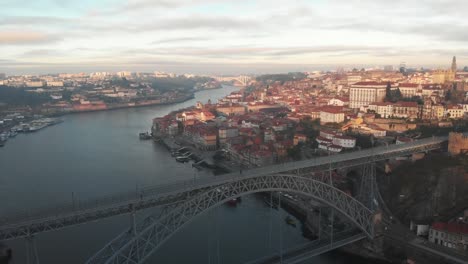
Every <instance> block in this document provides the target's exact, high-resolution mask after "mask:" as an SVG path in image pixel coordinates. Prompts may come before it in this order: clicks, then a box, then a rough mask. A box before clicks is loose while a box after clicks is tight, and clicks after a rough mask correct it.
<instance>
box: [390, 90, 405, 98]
mask: <svg viewBox="0 0 468 264" xmlns="http://www.w3.org/2000/svg"><path fill="white" fill-rule="evenodd" d="M402 98H403V95H402V94H401V91H400V88H397V89H396V90H395V91H394V93H393V98H392V99H393V101H399V100H401V99H402Z"/></svg>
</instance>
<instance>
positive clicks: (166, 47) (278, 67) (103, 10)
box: [0, 0, 468, 74]
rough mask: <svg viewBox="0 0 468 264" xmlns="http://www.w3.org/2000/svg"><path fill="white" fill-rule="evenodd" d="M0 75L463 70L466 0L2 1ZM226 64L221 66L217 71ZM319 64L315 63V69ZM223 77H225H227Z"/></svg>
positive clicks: (466, 37) (466, 55)
mask: <svg viewBox="0 0 468 264" xmlns="http://www.w3.org/2000/svg"><path fill="white" fill-rule="evenodd" d="M0 5H1V6H2V8H1V9H0V54H2V61H1V63H0V72H7V73H9V74H14V73H17V72H18V73H24V72H28V71H31V72H32V73H38V72H41V73H43V72H57V71H63V70H65V69H68V70H73V71H91V70H92V71H94V70H103V71H105V70H118V69H117V68H121V69H122V70H145V71H153V70H162V71H176V72H186V71H189V72H197V73H202V72H206V73H214V74H217V73H223V74H224V73H230V72H233V73H234V72H245V73H249V72H259V71H260V72H263V71H267V70H272V71H291V70H298V69H301V70H314V69H316V68H323V67H325V66H327V65H328V67H330V68H333V67H337V66H340V65H358V64H359V65H377V66H381V65H386V64H391V65H398V64H399V63H400V62H402V61H405V62H406V63H407V64H408V65H417V66H422V65H426V66H433V67H437V66H440V67H448V65H449V63H450V61H451V56H453V55H456V56H457V58H458V61H459V64H460V65H465V64H468V51H467V49H468V45H467V44H468V34H467V33H466V29H467V28H468V20H467V19H466V14H468V3H467V2H466V1H465V0H445V1H440V0H421V1H403V0H393V1H387V0H347V1H341V0H298V1H285V0H268V1H267V0H258V1H254V0H252V1H247V0H232V1H231V0H118V1H115V0H102V1H94V0H70V1H58V0H36V1H27V0H0ZM223 65H224V66H223ZM318 66H320V67H318ZM226 71H228V72H226Z"/></svg>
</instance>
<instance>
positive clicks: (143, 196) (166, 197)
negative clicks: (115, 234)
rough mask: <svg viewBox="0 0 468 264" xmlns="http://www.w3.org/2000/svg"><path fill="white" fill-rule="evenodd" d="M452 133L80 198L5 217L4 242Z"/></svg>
mask: <svg viewBox="0 0 468 264" xmlns="http://www.w3.org/2000/svg"><path fill="white" fill-rule="evenodd" d="M446 141H447V137H432V138H426V139H422V140H417V141H414V142H411V143H407V144H400V145H388V146H381V147H376V148H371V149H365V150H360V151H354V152H348V153H344V154H339V155H333V156H325V157H319V158H315V159H309V160H302V161H296V162H288V163H283V164H278V165H272V166H267V167H261V168H255V169H251V170H247V171H243V172H242V173H240V172H239V173H238V172H233V173H228V174H224V175H220V176H216V177H215V176H211V177H203V178H198V179H191V180H184V181H178V182H174V183H171V184H165V185H158V186H152V187H146V188H143V189H141V191H140V192H139V193H136V192H128V193H124V194H119V195H112V196H107V197H104V198H102V199H95V200H89V201H77V202H76V203H75V204H65V205H63V206H60V207H54V208H49V209H44V210H39V211H37V212H36V213H27V214H20V215H16V216H12V217H8V218H6V217H4V218H3V219H0V241H2V240H11V239H16V238H21V237H28V236H31V235H34V234H37V233H41V232H47V231H54V230H58V229H62V228H65V227H68V226H74V225H78V224H84V223H87V222H92V221H96V220H98V219H102V218H107V217H111V216H116V215H122V214H128V213H133V212H135V211H138V210H143V209H147V208H152V207H157V206H165V205H171V204H178V203H180V202H182V201H185V200H187V199H188V198H189V197H193V196H194V195H195V194H198V193H200V192H203V191H204V190H206V189H208V188H210V187H214V186H217V185H222V184H225V183H228V182H232V181H235V180H239V178H245V179H247V178H256V177H260V176H265V175H270V174H278V173H290V174H291V173H294V174H305V173H307V172H308V171H309V170H330V169H332V170H333V169H340V168H346V167H354V166H359V165H363V164H367V163H371V162H376V161H382V160H387V159H391V158H396V157H401V156H406V155H411V154H414V153H420V152H426V151H431V150H436V149H440V148H441V147H442V146H443V143H444V142H446Z"/></svg>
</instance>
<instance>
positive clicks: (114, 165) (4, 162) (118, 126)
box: [0, 87, 363, 264]
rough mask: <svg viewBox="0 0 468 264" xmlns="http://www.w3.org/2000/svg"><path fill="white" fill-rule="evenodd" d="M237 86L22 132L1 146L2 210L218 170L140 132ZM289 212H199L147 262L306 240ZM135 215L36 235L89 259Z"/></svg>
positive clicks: (62, 256) (242, 253) (74, 257)
mask: <svg viewBox="0 0 468 264" xmlns="http://www.w3.org/2000/svg"><path fill="white" fill-rule="evenodd" d="M236 89H237V88H235V87H224V88H222V89H217V90H206V91H200V92H197V93H196V95H195V99H192V100H189V101H186V102H184V103H179V104H174V105H164V106H150V107H144V108H130V109H119V110H112V111H104V112H92V113H80V114H73V115H68V116H65V117H64V120H65V122H63V123H61V124H58V125H55V126H52V127H48V128H46V129H43V130H41V131H39V132H36V133H33V134H21V135H18V136H17V137H16V138H14V139H11V140H9V141H8V143H7V144H6V146H5V147H3V148H0V203H1V206H0V216H1V215H7V214H10V213H13V212H17V211H25V210H33V209H36V208H41V207H50V206H53V205H55V204H62V203H65V202H70V201H72V199H73V200H75V201H76V200H81V199H89V198H94V197H99V196H103V195H108V194H113V193H118V192H123V191H129V190H134V189H135V190H136V189H138V187H139V186H146V185H156V184H161V183H167V182H170V181H174V180H180V179H189V178H192V177H194V174H195V176H203V175H207V174H211V172H210V171H207V170H203V171H200V172H196V171H195V170H194V169H193V168H192V167H191V164H189V163H186V164H181V163H178V162H176V161H175V160H174V158H172V157H171V155H170V154H169V153H168V151H167V150H166V149H165V148H164V147H162V146H160V145H158V144H156V143H154V142H152V141H140V140H139V139H138V133H139V132H142V131H149V129H150V126H151V120H152V118H154V117H158V116H163V115H166V114H168V113H169V112H171V111H173V110H176V109H180V108H183V107H188V106H193V105H195V103H196V102H197V101H202V102H207V101H208V99H211V100H212V101H213V102H216V100H217V99H219V98H222V97H224V96H225V95H227V94H229V93H230V92H232V91H235V90H236ZM270 215H272V217H271V216H270ZM285 215H286V212H284V211H282V210H280V211H277V210H270V209H269V207H267V206H266V205H265V204H264V203H263V202H262V201H261V200H260V199H258V198H257V197H256V196H248V197H244V199H243V200H242V203H240V204H239V205H238V206H237V207H228V206H221V207H219V208H217V209H215V210H213V211H211V212H209V213H207V214H204V215H203V216H201V217H199V218H197V219H196V220H195V221H193V222H192V223H191V224H190V225H189V226H187V227H186V228H183V229H182V230H181V232H178V233H177V234H176V235H175V236H173V237H172V238H171V239H170V240H169V241H168V242H167V243H166V244H164V245H163V246H162V247H161V248H160V249H159V250H158V251H157V252H156V253H155V254H153V255H152V256H151V258H150V261H148V263H180V264H184V263H187V264H188V263H227V264H231V263H232V264H234V263H243V262H245V261H248V260H251V259H255V258H258V257H261V256H264V255H267V254H269V253H271V252H272V250H279V248H280V245H282V247H283V249H286V248H288V247H292V246H294V245H298V244H302V243H305V242H307V240H306V239H305V238H304V237H303V236H302V232H301V228H300V225H299V226H298V227H292V226H289V225H286V224H285V222H284V217H285ZM140 218H141V214H140ZM129 223H130V217H129V216H118V217H113V218H110V219H103V220H100V221H97V222H94V223H89V224H85V225H81V226H76V227H71V228H66V229H63V230H60V231H55V232H50V233H43V234H39V235H37V236H36V238H35V239H36V243H37V248H38V254H39V257H40V261H41V263H70V264H74V263H83V262H84V261H85V260H86V259H87V258H88V257H90V256H91V255H92V254H94V253H95V252H97V251H98V250H99V249H100V248H102V247H103V246H104V245H105V244H106V243H107V242H108V241H109V240H110V239H112V238H114V237H115V236H116V235H118V234H119V233H120V232H121V231H123V230H124V229H125V228H128V226H129ZM280 224H281V227H280ZM279 230H281V234H280V231H279ZM280 237H281V238H282V239H281V240H280ZM7 246H9V247H11V248H12V249H13V262H12V263H25V261H26V260H25V259H26V257H25V255H26V254H25V242H24V240H14V241H9V242H8V243H7ZM309 263H318V264H330V263H335V264H340V263H351V262H350V259H349V256H343V255H341V254H339V253H336V252H334V253H329V254H325V255H322V256H318V257H316V258H315V259H313V260H311V261H310V262H309ZM355 263H363V262H362V261H356V262H355Z"/></svg>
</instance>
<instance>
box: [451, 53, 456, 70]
mask: <svg viewBox="0 0 468 264" xmlns="http://www.w3.org/2000/svg"><path fill="white" fill-rule="evenodd" d="M452 72H457V57H455V56H453V60H452Z"/></svg>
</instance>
